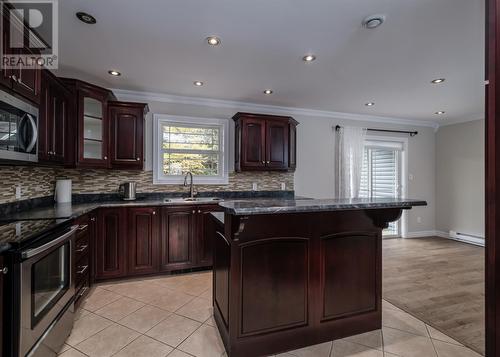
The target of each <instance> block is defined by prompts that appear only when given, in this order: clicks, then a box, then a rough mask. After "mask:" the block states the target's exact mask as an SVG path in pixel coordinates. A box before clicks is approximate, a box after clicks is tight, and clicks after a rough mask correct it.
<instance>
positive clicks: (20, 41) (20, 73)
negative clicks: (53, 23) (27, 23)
mask: <svg viewBox="0 0 500 357" xmlns="http://www.w3.org/2000/svg"><path fill="white" fill-rule="evenodd" d="M1 5H2V6H3V7H4V9H3V10H4V11H2V13H3V14H4V15H3V19H2V20H3V22H2V41H3V43H4V46H3V50H4V54H13V55H19V54H23V55H35V56H36V55H39V54H40V53H39V52H38V51H37V50H34V49H31V48H29V47H28V46H27V44H28V43H31V42H33V41H41V40H40V39H39V38H36V35H35V34H34V33H33V32H32V31H31V32H29V31H23V26H24V25H23V24H22V22H21V21H20V20H17V21H18V23H17V24H13V25H12V26H11V24H10V21H11V20H15V19H16V18H15V17H9V16H7V15H6V14H8V13H9V11H6V9H7V8H9V7H12V5H11V4H9V3H7V2H3V1H2V2H1ZM10 31H17V32H16V33H11V32H10ZM29 33H31V36H34V37H35V38H28V36H29V35H28V34H29ZM12 41H15V42H16V43H11V42H12ZM42 42H43V41H42ZM8 45H10V46H8ZM7 48H10V50H9V51H10V53H7V52H5V51H7ZM0 84H3V85H4V86H5V87H7V88H8V89H10V90H12V92H13V93H14V94H16V95H20V96H23V97H24V98H26V99H28V100H30V101H31V102H34V103H37V104H38V103H39V102H40V90H41V67H40V66H36V67H35V68H33V66H29V67H28V68H26V66H25V65H24V64H23V63H22V62H21V61H19V62H18V66H17V67H15V68H3V69H2V71H1V73H0Z"/></svg>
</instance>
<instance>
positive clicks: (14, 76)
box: [9, 74, 17, 82]
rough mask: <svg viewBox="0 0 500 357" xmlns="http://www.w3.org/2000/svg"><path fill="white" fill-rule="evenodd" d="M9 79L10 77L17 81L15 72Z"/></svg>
mask: <svg viewBox="0 0 500 357" xmlns="http://www.w3.org/2000/svg"><path fill="white" fill-rule="evenodd" d="M9 77H10V79H12V80H13V81H15V82H17V76H16V75H15V74H13V75H11V76H9Z"/></svg>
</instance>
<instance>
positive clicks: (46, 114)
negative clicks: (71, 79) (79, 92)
mask: <svg viewBox="0 0 500 357" xmlns="http://www.w3.org/2000/svg"><path fill="white" fill-rule="evenodd" d="M42 75H43V78H42V79H43V80H42V89H41V93H40V106H39V110H38V160H39V161H50V151H51V141H52V138H51V131H52V127H53V123H52V116H51V108H50V105H51V103H52V100H51V93H50V90H51V88H50V87H51V86H50V81H51V77H50V75H49V74H47V72H46V71H44V72H43V73H42Z"/></svg>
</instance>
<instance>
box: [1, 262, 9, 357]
mask: <svg viewBox="0 0 500 357" xmlns="http://www.w3.org/2000/svg"><path fill="white" fill-rule="evenodd" d="M7 272H8V271H7V270H6V268H5V266H4V262H3V257H2V256H1V255H0V356H3V355H4V346H3V334H4V329H3V325H4V314H3V309H4V306H3V305H4V304H3V299H4V296H3V294H4V291H5V289H4V277H3V276H4V274H6V273H7Z"/></svg>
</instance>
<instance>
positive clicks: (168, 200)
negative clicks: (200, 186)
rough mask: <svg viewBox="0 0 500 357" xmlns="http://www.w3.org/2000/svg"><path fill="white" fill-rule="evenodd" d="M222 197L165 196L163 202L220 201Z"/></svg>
mask: <svg viewBox="0 0 500 357" xmlns="http://www.w3.org/2000/svg"><path fill="white" fill-rule="evenodd" d="M221 201H223V199H222V198H218V197H186V198H165V199H164V200H163V202H165V203H169V202H171V203H193V202H197V203H210V202H221Z"/></svg>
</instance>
